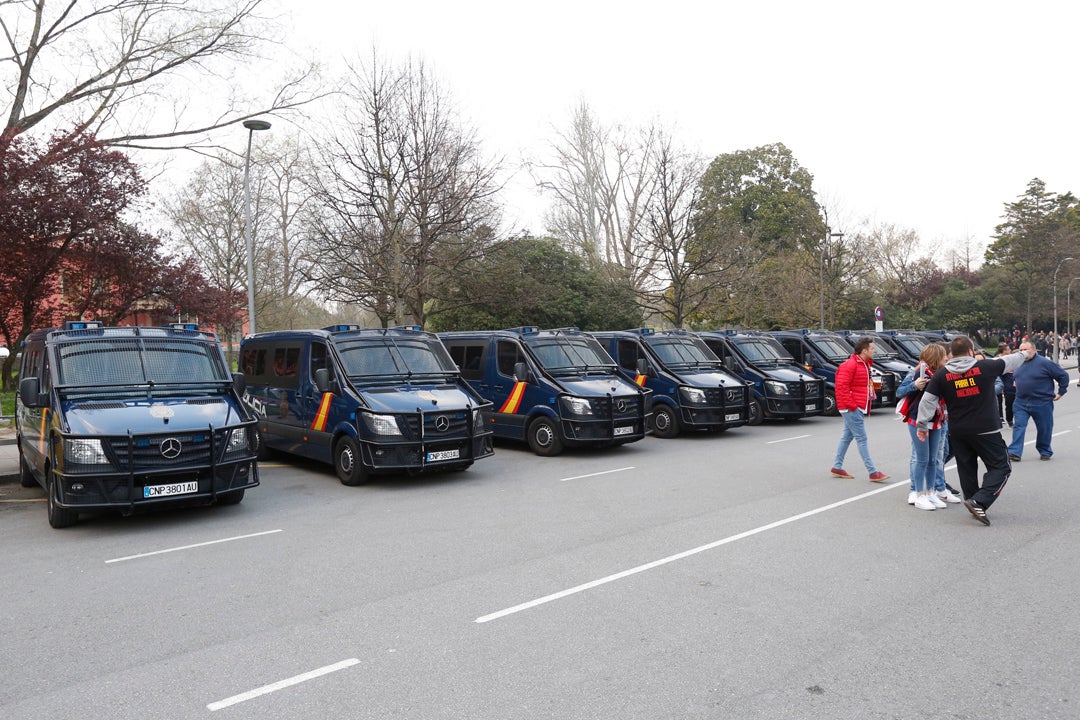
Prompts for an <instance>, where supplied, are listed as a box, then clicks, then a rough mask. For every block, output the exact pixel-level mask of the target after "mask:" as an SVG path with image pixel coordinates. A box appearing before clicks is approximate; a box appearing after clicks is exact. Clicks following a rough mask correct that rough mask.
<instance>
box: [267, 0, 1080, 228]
mask: <svg viewBox="0 0 1080 720" xmlns="http://www.w3.org/2000/svg"><path fill="white" fill-rule="evenodd" d="M288 5H289V6H290V7H291V8H293V9H292V12H293V13H294V16H295V21H294V22H295V31H296V34H295V36H294V37H295V39H296V41H297V44H298V46H299V45H300V44H302V43H304V42H315V43H317V44H318V47H319V52H320V54H321V55H322V56H323V57H324V59H325V60H326V62H327V63H328V64H331V65H333V64H338V63H340V59H341V58H342V57H355V56H356V54H357V53H361V54H369V53H370V49H371V47H372V43H373V42H374V43H376V44H377V46H378V48H379V49H380V50H381V51H382V52H383V53H384V54H385V55H386V56H388V57H390V58H392V59H402V58H404V57H406V56H407V55H408V54H410V53H411V54H413V55H414V56H419V57H423V58H424V59H425V61H426V62H427V63H428V64H429V66H430V67H431V68H433V69H434V70H435V72H436V73H437V75H438V76H439V78H440V79H441V80H442V81H443V84H444V85H445V87H446V88H447V89H448V90H449V92H450V93H451V95H452V96H453V97H454V99H455V100H456V101H457V103H458V105H459V108H460V110H461V113H462V115H463V116H464V117H465V118H466V119H467V120H468V122H470V123H471V124H472V125H474V126H475V127H476V128H477V129H478V130H479V132H480V136H481V138H483V140H484V142H485V148H486V149H487V150H488V152H490V153H492V154H495V155H503V156H505V157H506V158H507V161H508V164H510V165H513V164H515V163H516V162H518V161H520V159H521V157H522V155H523V154H525V153H535V152H537V151H542V148H543V147H544V146H545V145H546V144H548V143H550V141H551V140H552V139H553V137H554V130H553V127H559V128H563V127H565V126H566V124H567V121H568V118H569V116H570V112H571V109H572V108H573V107H574V106H575V105H576V104H577V103H578V102H579V101H580V100H582V99H583V100H585V101H586V102H587V103H588V104H589V105H590V107H591V108H592V110H593V111H594V114H595V115H596V116H597V118H598V119H599V120H600V121H601V122H603V123H605V124H613V123H623V124H628V125H631V126H634V125H645V124H648V123H650V122H652V121H653V120H656V121H659V123H660V124H662V125H664V126H666V127H669V128H672V129H674V132H675V135H676V136H677V137H678V138H680V139H681V140H682V142H683V143H684V144H685V145H687V146H688V147H690V148H692V149H695V150H698V151H700V152H702V153H703V154H705V155H706V156H707V157H709V158H712V157H714V156H716V155H718V154H721V153H726V152H733V151H737V150H743V149H749V148H754V147H758V146H761V145H765V144H769V143H774V142H782V143H784V144H785V145H787V146H788V147H789V148H790V149H791V151H792V152H793V153H794V155H795V157H796V159H797V160H798V161H799V162H800V164H802V165H803V166H804V167H805V168H807V169H808V170H809V171H810V172H811V173H812V174H813V175H814V187H815V189H816V190H817V192H818V199H819V201H820V202H823V203H825V204H826V205H827V206H828V208H829V212H830V217H831V218H832V219H833V223H832V224H833V226H834V229H840V230H844V229H854V226H855V225H856V224H857V223H858V221H859V220H860V219H862V218H870V219H872V220H874V221H880V222H889V223H894V224H896V225H899V226H901V227H905V228H912V229H915V230H917V231H918V232H919V234H920V236H921V237H922V238H923V240H924V242H941V241H944V242H954V241H955V242H963V241H964V240H965V239H968V238H970V239H971V240H973V241H974V242H975V243H978V244H979V245H980V246H981V245H985V243H987V242H988V241H989V238H990V235H991V234H992V233H993V232H994V226H995V225H996V224H997V223H998V222H1000V219H1001V214H1002V209H1003V205H1004V203H1006V202H1011V201H1013V200H1015V199H1016V197H1017V196H1019V195H1021V194H1022V193H1023V192H1024V190H1025V188H1026V186H1027V183H1028V181H1029V180H1030V179H1031V178H1033V177H1039V178H1042V179H1043V180H1044V181H1045V182H1046V183H1047V186H1048V188H1049V189H1050V190H1051V191H1054V192H1066V191H1070V190H1071V191H1074V192H1077V193H1080V183H1078V182H1077V175H1078V164H1077V160H1078V155H1080V151H1078V150H1077V137H1076V133H1075V128H1076V125H1077V122H1078V120H1080V117H1078V115H1080V112H1078V111H1080V101H1078V100H1077V98H1078V97H1080V94H1078V93H1077V87H1076V79H1075V78H1076V70H1077V55H1076V52H1075V49H1076V41H1075V32H1076V28H1077V27H1078V24H1080V22H1078V21H1080V3H1078V2H1075V1H1074V2H1064V1H1062V0H1058V1H1055V2H1038V1H1033V2H1027V3H1015V2H997V1H996V0H995V1H993V2H966V1H964V2H958V1H952V0H945V1H943V0H937V2H923V1H922V0H917V1H915V2H907V3H888V4H885V3H877V2H867V1H865V0H863V1H861V2H848V1H846V0H845V1H843V2H830V1H829V0H819V2H797V1H794V0H782V1H777V2H761V1H758V2H724V1H720V2H716V1H714V2H713V3H708V2H703V0H693V1H690V2H688V1H685V0H668V1H667V2H651V3H643V2H637V0H632V1H629V2H628V1H627V0H622V1H620V2H608V1H606V0H605V1H602V2H601V1H597V0H577V1H576V2H571V1H567V0H548V1H547V2H543V3H527V4H526V3H519V2H506V1H505V0H504V1H503V2H489V1H487V0H458V1H456V2H454V1H449V2H448V1H447V0H405V1H402V2H380V3H366V2H355V0H304V2H303V3H302V5H299V4H298V5H296V6H294V5H292V3H291V2H289V3H288ZM301 8H302V9H301ZM529 185H531V183H529V180H528V178H527V177H525V176H524V174H522V176H521V177H519V178H517V179H516V181H515V182H514V184H513V185H512V190H513V192H512V193H511V194H510V196H509V198H508V199H509V200H510V201H511V203H512V207H511V208H510V209H509V210H508V215H509V216H510V218H509V219H510V221H511V222H510V225H511V226H512V227H514V228H518V227H523V226H524V227H528V228H529V229H531V230H533V231H535V232H541V231H542V230H543V227H542V224H541V222H540V220H541V218H540V210H541V207H542V205H541V204H540V202H539V201H536V200H535V199H534V198H533V193H532V192H530V191H529V190H525V189H522V188H525V187H527V186H529ZM838 226H839V227H838Z"/></svg>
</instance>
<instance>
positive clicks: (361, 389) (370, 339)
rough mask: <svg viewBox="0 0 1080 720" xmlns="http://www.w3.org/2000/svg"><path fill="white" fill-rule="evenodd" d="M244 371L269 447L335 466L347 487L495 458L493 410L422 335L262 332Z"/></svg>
mask: <svg viewBox="0 0 1080 720" xmlns="http://www.w3.org/2000/svg"><path fill="white" fill-rule="evenodd" d="M240 364H241V368H242V369H243V370H244V372H245V376H246V377H247V378H248V393H247V395H246V396H245V399H246V400H247V401H248V402H249V403H250V404H251V405H252V407H253V408H254V409H255V412H256V414H257V416H258V418H259V432H260V436H261V438H262V442H263V444H264V447H265V448H266V449H267V450H277V451H281V452H286V453H291V454H295V455H301V456H304V457H309V458H312V459H314V460H318V461H321V462H325V463H330V464H332V465H333V466H334V470H335V471H336V473H337V476H338V479H340V480H341V482H342V483H344V484H345V485H359V484H361V483H364V482H366V481H367V480H368V479H369V478H370V476H371V475H374V474H385V473H401V472H404V473H409V474H415V473H421V472H428V471H434V470H464V469H465V468H468V467H469V466H470V465H472V464H473V462H474V461H475V460H477V459H479V458H483V457H488V456H489V455H491V454H492V452H493V450H492V442H491V434H492V433H491V430H490V428H489V427H488V423H487V422H486V417H487V416H488V415H489V414H490V410H491V404H490V403H488V402H486V401H485V400H484V399H483V398H481V397H480V396H479V395H478V394H477V393H476V392H475V391H473V390H472V388H470V387H469V386H468V385H467V384H466V383H464V382H463V381H462V380H461V376H460V373H459V372H458V369H457V367H456V366H455V365H454V362H453V360H451V359H450V356H449V355H448V354H447V352H446V348H445V347H443V344H442V343H441V342H439V339H438V338H437V337H436V336H435V335H434V334H432V333H429V332H424V331H422V330H421V329H420V328H419V327H415V326H404V327H394V328H374V329H371V328H366V329H365V328H361V327H360V326H359V325H333V326H331V327H328V328H324V329H322V330H284V331H279V332H267V333H257V334H255V335H249V336H248V337H246V338H244V340H243V342H242V343H241V345H240Z"/></svg>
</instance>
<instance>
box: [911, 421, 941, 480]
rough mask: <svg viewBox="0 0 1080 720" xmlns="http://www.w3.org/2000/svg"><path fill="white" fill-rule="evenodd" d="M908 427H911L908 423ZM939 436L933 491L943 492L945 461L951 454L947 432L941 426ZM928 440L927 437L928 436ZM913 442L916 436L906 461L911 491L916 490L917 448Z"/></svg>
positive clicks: (916, 440)
mask: <svg viewBox="0 0 1080 720" xmlns="http://www.w3.org/2000/svg"><path fill="white" fill-rule="evenodd" d="M908 427H911V426H910V425H909V426H908ZM938 432H940V433H941V438H940V440H939V442H938V447H937V468H936V469H935V472H934V487H933V488H932V489H933V490H934V492H939V493H943V492H945V491H946V490H947V489H948V488H946V487H945V463H947V462H948V461H949V460H950V459H952V454H951V453H949V433H948V431H947V430H946V429H945V428H941V430H940V431H938ZM928 441H929V438H928ZM915 442H918V438H916V439H915V441H914V442H912V444H911V460H910V461H909V463H908V478H909V479H910V480H911V487H910V490H911V492H918V491H917V490H916V489H915V453H916V451H917V450H918V448H916V446H915Z"/></svg>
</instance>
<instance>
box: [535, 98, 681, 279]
mask: <svg viewBox="0 0 1080 720" xmlns="http://www.w3.org/2000/svg"><path fill="white" fill-rule="evenodd" d="M660 134H661V133H660V131H659V130H658V129H656V128H655V127H649V128H645V129H643V130H641V131H639V132H637V133H636V134H632V133H627V132H625V131H623V130H622V129H620V128H617V127H616V128H605V127H603V126H601V125H600V123H599V122H597V121H596V119H595V118H593V116H592V113H591V111H590V110H589V107H588V105H586V104H585V103H584V102H582V103H581V104H579V105H578V107H577V108H576V109H575V111H574V114H573V116H572V118H571V121H570V128H569V130H568V131H566V132H562V133H559V134H558V139H557V141H556V142H555V143H554V144H553V145H552V147H551V150H552V157H551V159H550V160H549V161H547V162H532V163H530V166H529V167H530V170H531V172H532V175H533V179H534V180H535V182H536V183H537V185H538V186H539V187H540V188H541V190H543V191H545V192H547V193H549V194H550V195H551V196H552V197H553V198H554V203H553V206H552V208H551V210H550V212H549V214H548V225H549V228H548V229H549V231H550V232H551V233H552V234H554V235H555V237H557V238H558V239H559V240H561V241H563V242H564V243H566V244H567V245H568V246H569V247H571V248H574V249H576V250H578V251H579V252H582V253H583V254H584V255H585V256H586V257H588V258H589V259H590V260H591V261H593V263H594V264H595V265H596V266H597V267H607V268H618V269H619V270H620V271H621V272H622V274H623V276H624V277H623V278H621V279H622V280H624V281H627V282H629V283H630V285H631V287H633V288H634V289H635V290H637V291H642V290H644V289H645V286H646V285H647V283H648V278H649V276H650V275H651V274H652V273H653V272H654V268H653V267H652V266H653V265H654V264H655V262H656V258H655V257H653V256H652V255H651V254H650V252H649V250H650V248H649V247H642V246H641V245H640V241H641V240H642V238H644V237H647V236H648V233H647V232H643V228H642V225H643V223H644V222H645V217H644V214H645V207H646V206H647V205H648V203H649V201H650V198H651V195H652V193H653V192H655V181H656V175H655V168H653V167H652V166H651V161H652V160H653V158H654V157H655V154H654V152H653V148H654V146H655V144H656V142H657V139H658V137H659V135H660Z"/></svg>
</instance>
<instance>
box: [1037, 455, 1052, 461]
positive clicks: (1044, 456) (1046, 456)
mask: <svg viewBox="0 0 1080 720" xmlns="http://www.w3.org/2000/svg"><path fill="white" fill-rule="evenodd" d="M1039 459H1040V460H1049V459H1050V456H1049V455H1040V456H1039Z"/></svg>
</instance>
